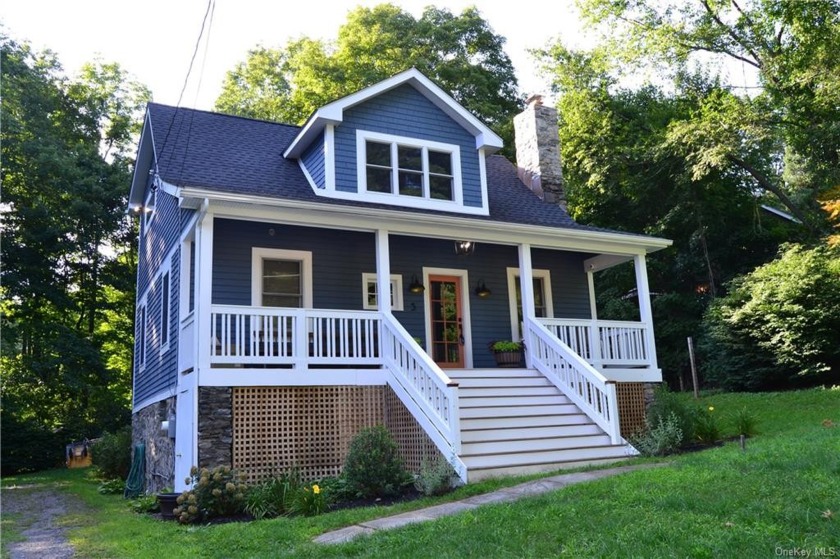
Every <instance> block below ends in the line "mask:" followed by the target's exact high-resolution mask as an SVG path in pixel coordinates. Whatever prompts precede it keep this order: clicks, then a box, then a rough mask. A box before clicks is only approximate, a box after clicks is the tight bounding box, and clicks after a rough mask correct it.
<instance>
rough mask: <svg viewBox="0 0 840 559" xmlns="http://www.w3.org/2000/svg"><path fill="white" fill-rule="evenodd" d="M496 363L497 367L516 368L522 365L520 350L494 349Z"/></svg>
mask: <svg viewBox="0 0 840 559" xmlns="http://www.w3.org/2000/svg"><path fill="white" fill-rule="evenodd" d="M493 357H495V358H496V365H498V366H499V367H506V368H516V367H520V366H521V365H522V351H521V350H517V351H495V352H493Z"/></svg>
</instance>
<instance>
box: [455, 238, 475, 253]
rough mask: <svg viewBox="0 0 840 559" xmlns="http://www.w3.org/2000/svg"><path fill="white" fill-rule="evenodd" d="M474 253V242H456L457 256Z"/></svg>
mask: <svg viewBox="0 0 840 559" xmlns="http://www.w3.org/2000/svg"><path fill="white" fill-rule="evenodd" d="M473 252H475V243H474V242H473V241H455V254H457V255H458V256H467V255H469V254H472V253H473Z"/></svg>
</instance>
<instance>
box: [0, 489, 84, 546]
mask: <svg viewBox="0 0 840 559" xmlns="http://www.w3.org/2000/svg"><path fill="white" fill-rule="evenodd" d="M83 510H84V506H83V505H81V504H79V503H77V502H75V501H73V500H72V499H71V498H70V497H69V496H68V495H66V494H65V493H63V492H61V491H58V490H57V489H55V488H53V487H49V486H47V485H43V484H35V485H11V486H8V487H3V489H2V512H3V516H4V517H6V519H8V516H6V515H14V516H12V519H11V521H12V523H13V525H14V527H15V528H16V529H17V531H19V532H20V533H21V535H22V536H23V538H24V539H23V540H22V541H17V542H5V541H4V542H3V551H4V555H5V554H8V555H6V556H7V557H10V558H11V559H30V558H31V559H35V558H38V559H47V558H49V559H66V558H69V557H74V556H75V553H74V551H73V546H72V545H70V542H69V541H67V535H66V533H65V532H66V530H67V529H68V528H72V526H69V525H68V524H67V523H66V522H62V521H61V517H62V516H64V515H66V514H73V513H78V512H82V511H83ZM4 520H5V519H4Z"/></svg>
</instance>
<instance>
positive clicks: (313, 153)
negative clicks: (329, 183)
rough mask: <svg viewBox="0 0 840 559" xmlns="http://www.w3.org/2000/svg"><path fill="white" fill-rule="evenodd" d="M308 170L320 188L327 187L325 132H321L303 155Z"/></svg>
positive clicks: (302, 158) (302, 159)
mask: <svg viewBox="0 0 840 559" xmlns="http://www.w3.org/2000/svg"><path fill="white" fill-rule="evenodd" d="M301 161H302V162H303V165H304V167H306V171H307V172H308V173H309V176H311V177H312V180H313V181H315V184H316V185H317V186H318V188H325V185H326V175H325V170H324V133H323V132H321V133H320V134H319V135H318V137H317V138H316V139H315V141H314V142H312V145H311V146H309V147H308V148H306V151H305V152H303V156H302V157H301Z"/></svg>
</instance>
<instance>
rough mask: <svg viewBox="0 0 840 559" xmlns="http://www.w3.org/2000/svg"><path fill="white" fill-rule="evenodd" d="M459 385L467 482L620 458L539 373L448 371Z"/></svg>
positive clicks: (625, 451)
mask: <svg viewBox="0 0 840 559" xmlns="http://www.w3.org/2000/svg"><path fill="white" fill-rule="evenodd" d="M447 373H448V374H449V376H450V378H452V379H453V380H455V381H456V382H458V383H459V390H458V396H459V398H458V399H459V406H460V412H461V459H462V460H463V461H464V463H465V464H466V466H467V472H468V478H469V479H470V480H473V481H474V480H476V479H481V478H485V477H490V476H497V475H508V474H524V473H531V472H538V471H551V470H557V469H561V468H564V467H576V466H581V465H585V464H591V463H601V462H609V461H615V460H621V459H624V458H626V457H628V456H629V455H630V452H631V450H630V449H629V447H627V446H626V445H613V444H612V442H611V440H610V437H609V436H608V435H607V434H606V433H604V431H603V430H602V429H601V428H600V427H599V426H598V425H597V424H595V423H594V422H593V421H592V420H591V419H590V418H589V417H588V416H586V414H584V413H583V412H581V410H580V409H579V408H578V407H577V406H576V405H574V404H573V403H572V402H571V401H570V400H569V399H568V398H567V397H566V396H565V395H564V394H563V393H562V392H561V391H560V390H559V389H557V387H556V386H554V385H553V384H552V383H551V382H550V381H549V380H548V379H546V378H545V377H544V376H543V375H542V374H541V373H539V372H538V371H535V370H529V369H475V370H468V371H466V370H457V371H447Z"/></svg>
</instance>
